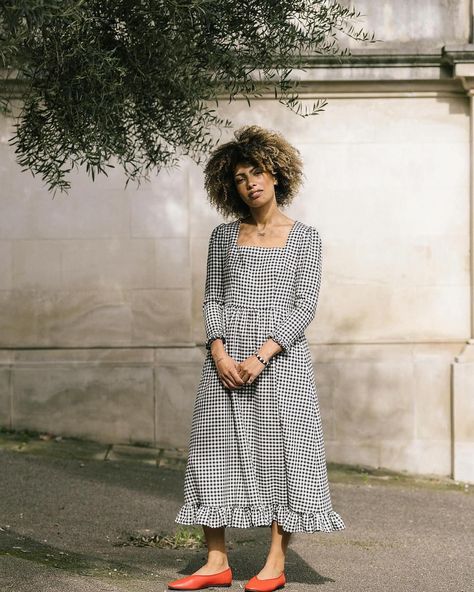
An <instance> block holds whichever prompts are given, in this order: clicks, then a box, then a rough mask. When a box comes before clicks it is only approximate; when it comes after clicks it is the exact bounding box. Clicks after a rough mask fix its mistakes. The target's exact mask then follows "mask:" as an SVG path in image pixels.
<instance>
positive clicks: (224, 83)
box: [0, 0, 374, 191]
mask: <svg viewBox="0 0 474 592" xmlns="http://www.w3.org/2000/svg"><path fill="white" fill-rule="evenodd" d="M359 17H360V13H359V12H357V11H356V10H355V9H351V8H347V7H344V6H342V5H341V4H339V3H338V2H336V1H335V0H313V1H309V0H246V1H245V2H235V0H187V1H184V0H112V1H110V2H103V1H100V0H3V1H2V3H1V5H0V63H1V66H3V69H4V72H5V73H6V77H7V80H4V83H3V96H2V98H1V108H2V109H3V111H4V112H6V113H9V114H10V113H12V110H11V106H12V105H13V100H12V96H11V95H10V96H9V95H8V88H10V87H11V85H12V83H13V82H14V83H15V85H16V87H18V86H20V89H21V94H20V98H21V108H20V112H19V114H18V117H17V121H16V123H15V134H14V135H13V137H12V138H11V140H10V143H11V144H12V145H15V146H16V148H15V152H16V154H17V162H18V163H19V164H20V165H21V166H24V167H25V168H24V169H23V170H27V169H29V170H30V171H31V172H32V174H33V175H36V174H40V175H41V176H42V179H43V180H44V181H45V182H46V184H47V185H48V188H49V189H50V190H51V189H54V191H56V190H57V189H60V190H61V191H66V190H67V189H68V188H69V187H70V182H69V181H68V180H67V178H66V174H67V173H68V172H70V171H71V170H72V168H73V167H78V166H79V165H84V164H85V165H86V169H87V171H88V172H89V173H90V174H91V176H92V178H93V179H94V177H95V175H96V174H98V173H104V174H107V170H106V167H111V166H113V165H111V164H110V160H111V158H112V157H115V158H116V159H117V161H118V163H119V164H120V165H121V166H122V167H123V168H124V171H125V174H126V177H127V184H128V182H129V180H131V179H134V180H136V181H138V182H139V181H140V179H141V178H146V179H148V178H149V174H150V172H151V171H152V170H154V169H156V170H157V171H159V170H160V168H161V167H172V166H175V165H176V164H177V163H178V161H179V158H180V157H181V156H182V155H188V156H190V157H191V158H192V159H193V160H194V161H195V162H197V163H200V162H202V158H203V157H204V156H205V155H206V154H208V152H209V150H210V149H211V148H212V147H213V146H215V144H216V141H217V139H216V133H215V132H216V131H219V130H221V129H222V128H225V127H228V126H230V125H231V122H230V121H229V120H228V119H224V118H222V117H220V116H219V115H218V106H219V99H222V98H223V97H225V98H226V99H228V100H229V101H232V100H235V99H236V98H238V97H244V98H246V99H247V101H248V102H250V99H252V98H255V97H258V96H261V94H262V93H265V92H272V93H274V96H275V98H276V99H277V100H278V101H280V102H281V103H283V104H284V105H286V106H287V107H288V108H290V109H292V110H293V111H294V112H295V113H297V114H299V115H301V116H308V115H312V114H316V113H318V112H319V111H321V109H323V107H324V105H325V102H324V101H318V102H316V103H314V104H313V107H312V109H310V110H306V111H304V110H303V109H302V104H301V101H300V100H299V97H298V95H297V93H296V90H297V83H296V81H294V80H291V72H292V70H293V69H294V68H301V67H303V66H304V62H305V57H306V56H308V55H314V54H322V55H332V56H339V57H341V56H343V55H345V54H348V53H350V52H349V50H348V49H341V48H340V47H339V45H338V41H337V36H338V35H341V34H343V35H347V36H349V37H352V38H354V39H358V40H364V41H367V40H368V41H373V40H374V39H373V36H372V38H370V37H369V34H368V33H366V32H365V31H364V30H363V29H360V30H356V28H355V25H354V21H356V20H357V19H358V18H359ZM5 89H6V90H5Z"/></svg>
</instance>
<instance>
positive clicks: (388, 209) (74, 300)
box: [0, 0, 474, 482]
mask: <svg viewBox="0 0 474 592" xmlns="http://www.w3.org/2000/svg"><path fill="white" fill-rule="evenodd" d="M395 4H397V10H401V12H399V13H398V17H397V18H398V20H397V23H400V27H399V29H398V33H396V30H395V28H394V25H393V23H394V17H393V12H394V6H395ZM381 5H383V10H382V8H381ZM400 5H403V6H402V7H401V8H400ZM421 5H423V6H421ZM358 6H359V8H361V9H363V12H365V13H366V14H368V17H367V18H368V21H367V22H368V23H369V25H370V26H371V27H373V28H374V29H375V32H376V34H377V36H378V37H380V36H381V35H385V38H386V40H387V41H386V42H385V44H376V45H375V46H371V47H366V48H365V49H358V51H357V52H356V53H355V54H354V55H353V57H352V58H351V59H350V60H347V61H346V62H345V63H343V64H339V65H337V64H334V63H332V62H331V61H330V60H324V59H313V60H308V68H307V69H306V71H305V72H300V73H298V74H297V75H298V76H299V77H300V79H301V80H302V81H303V84H302V87H301V88H302V95H301V96H302V98H303V100H304V101H305V102H307V103H308V105H310V104H312V102H313V101H314V100H315V99H317V98H320V97H324V98H327V99H328V101H329V103H328V105H327V107H326V109H325V111H324V113H322V114H320V115H318V116H315V117H311V118H306V119H303V118H299V117H298V116H296V115H294V114H292V113H291V112H290V111H288V110H287V109H285V108H284V107H283V106H281V105H279V104H278V103H276V102H275V101H274V100H273V99H272V98H271V97H263V98H262V99H260V100H258V101H255V102H254V103H253V105H252V108H249V107H248V106H247V104H246V102H244V101H236V102H234V103H231V104H230V105H228V104H225V102H223V104H222V106H221V110H222V113H225V114H226V115H229V116H231V117H232V118H233V121H234V123H235V126H236V127H237V126H239V125H242V124H247V123H258V124H261V125H264V126H267V127H271V128H275V129H278V130H280V131H281V132H283V133H284V134H285V135H286V137H287V138H288V139H289V140H290V141H291V142H292V143H294V144H295V145H296V146H297V147H298V148H299V149H300V150H301V152H302V155H303V158H304V162H305V171H306V183H305V186H304V188H303V190H302V191H301V193H300V195H299V197H298V198H297V199H296V200H295V201H294V202H293V204H292V205H291V206H290V207H289V208H288V209H287V210H286V211H285V213H286V214H287V215H289V216H290V217H292V218H296V219H299V220H302V221H304V222H305V223H308V224H312V225H314V226H316V227H317V228H318V229H319V231H320V234H321V237H322V240H323V280H322V285H321V291H320V301H319V305H318V310H317V313H316V318H315V320H314V321H313V323H312V324H311V326H310V327H309V328H308V330H307V331H306V335H307V337H308V340H309V342H310V345H311V350H312V355H313V362H314V368H315V373H316V381H317V385H318V392H319V397H320V401H321V410H322V415H323V427H324V430H325V441H326V448H327V452H328V459H329V460H331V461H335V462H347V463H362V464H367V465H371V466H382V467H386V468H390V469H396V470H408V471H410V472H417V473H425V474H427V473H433V474H439V475H453V476H454V477H456V478H458V479H464V480H467V481H473V482H474V463H473V459H474V433H473V432H472V430H473V428H472V426H473V425H474V421H473V419H474V408H473V406H474V403H473V401H474V355H473V343H474V342H473V341H472V337H473V320H472V319H473V310H474V304H473V296H472V294H473V289H472V287H473V277H474V269H473V263H472V258H471V253H472V245H473V244H474V241H473V227H474V224H473V203H474V200H473V197H472V196H473V189H472V187H473V184H472V179H471V176H472V170H473V166H472V150H471V144H472V127H471V126H472V119H473V115H472V113H473V111H472V104H471V102H472V98H471V97H472V91H471V81H472V80H474V71H473V70H472V64H473V63H474V53H473V51H472V50H473V47H472V46H469V45H467V42H468V41H469V38H468V35H469V34H470V11H471V7H470V3H468V2H435V1H434V0H431V1H428V0H425V1H424V2H420V3H416V5H415V3H410V2H408V1H407V2H397V3H395V2H394V1H392V2H375V1H374V0H372V1H370V2H369V1H368V0H365V1H364V2H359V3H358ZM415 6H416V8H415ZM428 14H429V15H430V18H426V17H427V15H428ZM447 14H449V15H450V17H451V18H449V19H447V18H445V16H446V15H447ZM403 15H405V17H403ZM400 19H402V20H401V21H400ZM410 19H411V20H410ZM397 34H398V38H397ZM449 43H452V45H449ZM10 133H11V121H8V120H3V122H2V128H1V137H0V140H1V144H0V150H1V160H0V179H1V195H2V215H1V216H0V299H1V306H0V327H1V330H0V425H3V426H7V427H13V428H30V429H37V430H50V431H52V432H54V433H60V434H65V435H76V436H82V437H88V438H93V439H96V440H99V441H106V442H111V443H112V442H113V443H116V442H143V443H153V444H154V445H170V446H186V445H187V443H188V439H189V432H190V425H191V415H192V409H193V402H194V397H195V392H196V388H197V384H198V381H199V377H200V370H201V366H202V362H203V359H204V354H205V350H204V346H203V342H204V331H203V320H202V310H201V305H202V296H203V290H204V273H205V263H206V253H207V244H208V239H209V234H210V232H211V230H212V228H213V227H214V226H215V225H216V224H218V223H219V222H221V221H222V220H221V218H220V217H219V216H217V214H215V213H214V212H213V211H212V210H211V208H210V206H209V205H208V203H207V201H206V196H205V193H204V190H203V182H202V181H203V179H202V172H201V170H200V168H199V167H197V166H196V165H194V164H192V163H190V162H189V161H183V164H182V166H181V167H180V169H179V170H175V171H173V172H171V173H167V172H162V173H160V174H159V175H158V176H157V177H155V178H153V179H152V181H151V183H149V184H143V185H142V186H141V187H140V188H139V189H136V188H135V187H134V186H132V185H131V184H129V187H128V188H127V189H126V190H125V189H124V183H125V178H124V176H123V175H122V174H121V172H120V170H119V169H111V171H112V173H111V174H110V175H109V177H108V178H106V177H99V178H98V179H96V181H95V182H94V183H93V182H92V181H91V180H90V179H89V178H88V177H87V175H86V174H85V172H80V173H76V174H75V175H74V176H73V179H72V185H73V188H72V190H71V192H70V194H69V195H68V196H62V195H59V194H58V195H56V197H55V198H54V199H52V197H51V195H49V194H48V193H47V192H46V191H45V189H44V188H43V187H42V183H41V181H40V180H39V179H35V178H33V177H32V176H31V175H30V174H29V173H22V172H21V171H20V168H19V167H18V165H17V164H16V163H15V160H14V154H13V149H12V148H10V147H9V146H8V144H7V139H8V137H9V134H10ZM229 136H230V132H229V133H227V134H225V135H224V137H223V140H225V139H227V137H229Z"/></svg>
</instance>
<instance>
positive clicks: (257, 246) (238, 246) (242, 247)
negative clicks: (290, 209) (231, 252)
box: [234, 218, 298, 251]
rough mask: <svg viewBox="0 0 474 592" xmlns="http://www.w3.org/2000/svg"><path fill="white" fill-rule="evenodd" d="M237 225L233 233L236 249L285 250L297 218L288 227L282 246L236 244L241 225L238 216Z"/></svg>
mask: <svg viewBox="0 0 474 592" xmlns="http://www.w3.org/2000/svg"><path fill="white" fill-rule="evenodd" d="M236 222H237V225H236V230H235V234H234V246H235V247H236V248H237V249H265V250H266V251H270V250H271V249H282V250H286V249H287V248H288V246H289V244H290V239H291V235H292V233H293V230H294V229H295V226H296V225H297V224H298V220H295V221H294V222H293V224H292V226H291V228H290V232H289V233H288V236H287V237H286V243H285V245H284V246H283V247H265V246H263V245H238V244H237V241H238V240H239V234H240V226H241V220H240V218H239V219H237V221H236Z"/></svg>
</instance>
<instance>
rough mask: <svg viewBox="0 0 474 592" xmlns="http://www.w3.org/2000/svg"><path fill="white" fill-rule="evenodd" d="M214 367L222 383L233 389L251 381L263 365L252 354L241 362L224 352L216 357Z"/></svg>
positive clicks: (261, 369) (262, 368) (263, 367)
mask: <svg viewBox="0 0 474 592" xmlns="http://www.w3.org/2000/svg"><path fill="white" fill-rule="evenodd" d="M216 368H217V374H218V375H219V379H220V381H221V382H222V384H223V385H224V386H225V387H226V388H228V389H231V390H234V389H239V388H241V387H242V386H244V385H245V384H249V383H252V382H253V381H254V380H255V379H256V378H257V376H258V375H259V374H260V373H261V372H262V371H263V370H264V369H265V366H264V364H262V362H260V361H259V360H258V358H257V356H255V355H253V354H252V355H251V356H249V357H248V358H246V359H245V360H243V361H242V362H236V361H235V360H234V358H232V357H231V356H230V355H229V354H227V353H224V354H222V355H221V356H219V357H218V361H217V362H216Z"/></svg>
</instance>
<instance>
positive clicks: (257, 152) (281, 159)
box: [204, 125, 303, 218]
mask: <svg viewBox="0 0 474 592" xmlns="http://www.w3.org/2000/svg"><path fill="white" fill-rule="evenodd" d="M234 136H235V140H231V141H230V142H226V143H225V144H221V145H220V146H218V147H217V148H215V149H214V150H213V151H212V153H211V156H210V158H209V160H208V161H207V163H206V165H205V167H204V186H205V188H206V191H207V194H208V198H209V201H210V203H211V204H212V205H214V206H215V207H216V209H217V211H218V212H220V213H221V214H222V215H223V216H224V218H227V217H230V216H237V217H246V216H247V215H248V214H249V213H250V208H249V207H248V206H247V204H246V203H245V202H244V201H243V200H242V199H241V197H240V196H239V194H238V192H237V188H236V186H235V181H234V170H235V167H236V165H238V164H246V165H248V166H258V167H261V168H263V169H264V170H266V171H268V172H270V173H272V174H273V175H274V176H275V177H276V179H277V181H278V184H277V185H276V187H275V197H276V201H277V203H278V205H280V206H283V207H285V206H287V205H288V204H290V203H291V201H292V200H293V198H294V197H295V195H296V194H297V193H298V190H299V188H300V187H301V185H302V182H303V161H302V159H301V156H300V152H299V150H297V149H296V148H295V147H294V146H292V145H291V144H290V143H289V142H287V140H285V138H284V137H283V136H282V135H281V134H280V133H278V132H275V131H272V130H268V129H265V128H263V127H260V126H258V125H248V126H244V127H241V128H239V129H238V130H236V131H235V132H234Z"/></svg>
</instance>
